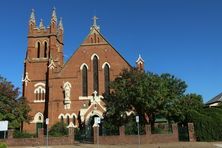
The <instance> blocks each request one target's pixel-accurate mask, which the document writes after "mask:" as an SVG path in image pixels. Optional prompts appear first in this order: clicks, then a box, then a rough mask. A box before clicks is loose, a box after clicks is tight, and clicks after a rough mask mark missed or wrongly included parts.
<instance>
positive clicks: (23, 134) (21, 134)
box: [13, 130, 35, 138]
mask: <svg viewBox="0 0 222 148" xmlns="http://www.w3.org/2000/svg"><path fill="white" fill-rule="evenodd" d="M34 136H35V135H34V134H31V133H28V132H25V131H23V132H21V131H19V130H15V131H14V132H13V137H14V138H33V137H34Z"/></svg>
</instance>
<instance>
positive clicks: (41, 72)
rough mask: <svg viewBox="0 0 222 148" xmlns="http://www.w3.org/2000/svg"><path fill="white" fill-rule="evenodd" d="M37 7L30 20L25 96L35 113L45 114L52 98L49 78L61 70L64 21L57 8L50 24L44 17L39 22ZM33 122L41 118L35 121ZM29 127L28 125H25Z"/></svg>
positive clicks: (25, 65)
mask: <svg viewBox="0 0 222 148" xmlns="http://www.w3.org/2000/svg"><path fill="white" fill-rule="evenodd" d="M36 24H37V23H36V17H35V11H34V9H32V12H31V15H30V19H29V24H28V46H27V51H26V57H25V60H24V75H23V79H22V81H23V96H24V97H26V98H27V101H28V103H29V105H30V107H31V108H32V112H31V115H32V116H33V117H35V115H36V114H37V113H41V114H44V118H45V109H46V105H47V103H46V102H48V101H47V100H48V95H47V94H48V93H49V92H48V88H47V87H48V80H49V78H50V77H51V76H50V75H52V74H53V72H55V71H59V70H60V69H61V67H62V66H63V64H64V60H63V32H64V29H63V24H62V20H61V19H60V21H59V23H58V22H57V16H56V9H55V8H53V10H52V15H51V21H50V24H49V26H48V27H47V26H45V25H44V21H43V19H41V20H40V22H39V25H38V26H37V25H36ZM52 69H53V72H52ZM32 122H33V123H35V122H37V121H34V119H33V121H32ZM24 128H25V127H24Z"/></svg>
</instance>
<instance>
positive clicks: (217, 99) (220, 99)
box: [206, 93, 222, 104]
mask: <svg viewBox="0 0 222 148" xmlns="http://www.w3.org/2000/svg"><path fill="white" fill-rule="evenodd" d="M216 102H222V93H220V94H219V95H217V96H215V97H213V98H212V99H211V100H209V101H208V102H207V103H206V104H213V103H216Z"/></svg>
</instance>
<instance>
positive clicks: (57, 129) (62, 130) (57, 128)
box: [49, 122, 68, 137]
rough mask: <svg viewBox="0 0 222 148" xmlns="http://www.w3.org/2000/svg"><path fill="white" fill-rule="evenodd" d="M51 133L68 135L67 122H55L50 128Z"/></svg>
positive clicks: (55, 135) (51, 134) (57, 135)
mask: <svg viewBox="0 0 222 148" xmlns="http://www.w3.org/2000/svg"><path fill="white" fill-rule="evenodd" d="M49 135H50V136H53V137H60V136H65V135H68V128H67V124H65V123H64V122H58V123H56V124H54V125H53V126H52V127H51V128H50V130H49Z"/></svg>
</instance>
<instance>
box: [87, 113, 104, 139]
mask: <svg viewBox="0 0 222 148" xmlns="http://www.w3.org/2000/svg"><path fill="white" fill-rule="evenodd" d="M95 117H99V118H100V119H101V120H102V119H103V116H102V112H100V111H98V110H94V111H92V112H91V113H89V114H88V115H87V116H86V120H85V135H86V139H88V140H90V141H92V140H93V133H94V132H93V125H94V121H95ZM99 133H100V134H101V133H102V123H100V124H99Z"/></svg>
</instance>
